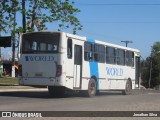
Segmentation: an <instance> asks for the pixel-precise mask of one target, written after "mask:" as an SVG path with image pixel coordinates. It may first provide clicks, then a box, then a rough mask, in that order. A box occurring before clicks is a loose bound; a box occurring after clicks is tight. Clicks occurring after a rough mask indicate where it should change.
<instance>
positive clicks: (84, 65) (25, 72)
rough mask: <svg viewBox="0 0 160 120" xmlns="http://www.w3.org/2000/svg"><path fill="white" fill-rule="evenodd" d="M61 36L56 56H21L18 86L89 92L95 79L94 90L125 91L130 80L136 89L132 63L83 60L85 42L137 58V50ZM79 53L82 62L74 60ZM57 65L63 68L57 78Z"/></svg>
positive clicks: (62, 34) (89, 39) (64, 34)
mask: <svg viewBox="0 0 160 120" xmlns="http://www.w3.org/2000/svg"><path fill="white" fill-rule="evenodd" d="M53 33H54V32H53ZM60 35H61V36H60V43H59V52H58V53H56V54H55V53H54V54H20V60H19V64H21V65H22V76H20V79H19V82H20V85H37V86H39V85H43V86H44V85H45V86H64V87H66V88H68V89H72V90H88V83H89V80H90V79H91V78H94V79H95V80H96V83H97V90H124V89H125V85H126V82H127V80H131V81H132V89H135V64H134V66H126V65H117V64H107V63H106V62H104V63H98V62H95V61H86V60H84V42H85V41H88V42H91V43H92V44H95V43H97V44H101V45H104V46H111V47H115V48H119V49H124V50H125V51H127V50H128V51H133V52H134V54H135V56H139V51H138V50H136V49H132V48H126V47H123V46H118V45H114V44H110V43H106V42H101V41H98V40H94V39H91V38H85V37H79V36H76V35H72V34H67V33H63V32H62V33H60ZM68 39H72V58H68V57H67V56H68V55H67V51H68V48H67V47H68V46H67V41H68ZM79 52H81V57H80V59H81V60H82V61H81V63H77V61H76V60H78V59H77V57H78V58H79V56H76V54H79ZM75 56H76V57H75ZM105 57H106V56H105ZM75 59H76V60H75ZM134 61H135V57H134ZM78 62H80V61H79V60H78ZM57 65H61V66H62V74H61V76H60V77H56V71H57Z"/></svg>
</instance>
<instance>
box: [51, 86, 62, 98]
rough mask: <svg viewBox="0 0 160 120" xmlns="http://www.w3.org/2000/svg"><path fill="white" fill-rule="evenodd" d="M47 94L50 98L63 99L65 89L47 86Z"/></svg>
mask: <svg viewBox="0 0 160 120" xmlns="http://www.w3.org/2000/svg"><path fill="white" fill-rule="evenodd" d="M48 92H49V94H50V96H51V97H63V96H64V93H65V88H64V87H59V86H48Z"/></svg>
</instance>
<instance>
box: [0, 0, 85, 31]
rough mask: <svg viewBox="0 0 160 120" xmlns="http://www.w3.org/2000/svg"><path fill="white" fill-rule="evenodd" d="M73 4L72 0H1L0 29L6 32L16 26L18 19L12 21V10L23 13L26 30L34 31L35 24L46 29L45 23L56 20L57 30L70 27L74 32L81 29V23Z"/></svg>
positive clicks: (17, 28)
mask: <svg viewBox="0 0 160 120" xmlns="http://www.w3.org/2000/svg"><path fill="white" fill-rule="evenodd" d="M25 3H26V4H25ZM25 5H26V7H25ZM73 5H74V1H69V0H28V1H25V0H22V1H20V0H12V1H11V0H1V1H0V31H3V32H7V31H9V30H10V29H11V28H12V27H13V26H14V25H15V26H17V21H18V20H16V22H15V23H14V22H13V20H14V12H16V13H18V12H19V13H21V14H23V20H24V19H25V20H26V25H25V27H26V26H27V27H26V29H27V31H35V25H36V26H37V28H38V30H46V29H47V27H46V23H48V22H50V23H52V22H55V21H58V22H59V29H58V30H59V31H60V30H62V29H66V28H69V27H71V28H72V29H73V33H74V34H75V33H76V31H77V30H81V29H82V25H81V24H80V21H79V20H78V18H77V17H75V15H76V13H79V12H80V10H79V9H77V8H74V7H73ZM24 7H25V9H24ZM26 8H27V9H26ZM25 20H24V21H25ZM24 21H23V23H24ZM23 29H25V28H22V27H16V30H15V31H13V30H10V31H12V32H22V31H25V30H23Z"/></svg>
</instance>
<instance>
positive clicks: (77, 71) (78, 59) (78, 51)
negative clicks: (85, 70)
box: [73, 45, 82, 89]
mask: <svg viewBox="0 0 160 120" xmlns="http://www.w3.org/2000/svg"><path fill="white" fill-rule="evenodd" d="M73 72H74V80H73V88H74V89H80V88H81V80H82V46H80V45H75V46H74V71H73Z"/></svg>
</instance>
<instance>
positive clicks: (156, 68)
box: [142, 42, 160, 88]
mask: <svg viewBox="0 0 160 120" xmlns="http://www.w3.org/2000/svg"><path fill="white" fill-rule="evenodd" d="M144 64H145V65H144ZM144 64H143V66H142V80H143V81H142V84H143V85H144V86H146V87H148V84H149V83H148V82H149V77H150V70H151V88H153V87H155V86H156V85H159V84H160V42H155V43H154V44H153V46H152V51H151V55H150V57H148V58H147V59H146V61H144Z"/></svg>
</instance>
